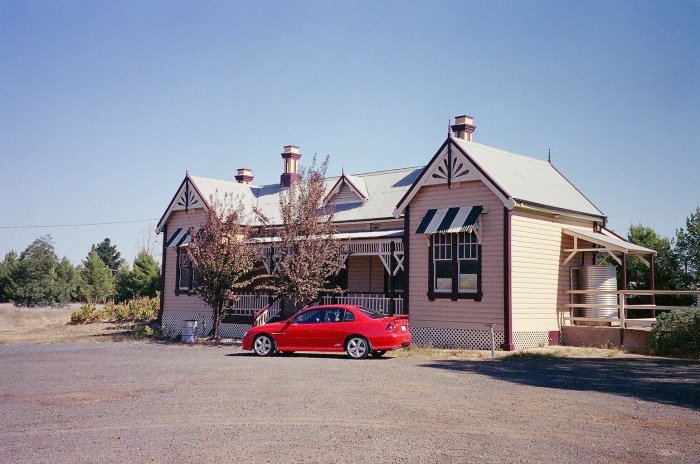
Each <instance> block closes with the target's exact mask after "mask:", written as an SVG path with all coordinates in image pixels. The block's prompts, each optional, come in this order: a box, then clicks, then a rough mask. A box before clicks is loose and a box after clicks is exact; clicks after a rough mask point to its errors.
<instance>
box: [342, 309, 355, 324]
mask: <svg viewBox="0 0 700 464" xmlns="http://www.w3.org/2000/svg"><path fill="white" fill-rule="evenodd" d="M343 320H344V321H346V322H351V321H354V320H355V315H354V314H353V313H351V312H350V311H345V316H343Z"/></svg>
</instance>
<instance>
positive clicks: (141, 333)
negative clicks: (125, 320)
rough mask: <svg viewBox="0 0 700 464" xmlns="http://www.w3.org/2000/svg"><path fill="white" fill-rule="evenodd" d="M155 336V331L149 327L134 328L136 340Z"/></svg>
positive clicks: (138, 326)
mask: <svg viewBox="0 0 700 464" xmlns="http://www.w3.org/2000/svg"><path fill="white" fill-rule="evenodd" d="M153 335H154V332H153V329H152V328H151V326H149V325H137V326H136V327H134V336H135V337H136V338H146V337H153Z"/></svg>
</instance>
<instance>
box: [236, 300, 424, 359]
mask: <svg viewBox="0 0 700 464" xmlns="http://www.w3.org/2000/svg"><path fill="white" fill-rule="evenodd" d="M410 344H411V332H410V330H409V328H408V316H390V317H385V316H383V315H381V314H377V313H375V312H373V311H371V310H369V309H366V308H362V307H359V306H350V305H333V306H313V307H310V308H306V309H304V310H302V311H300V312H298V313H297V314H295V315H294V316H292V317H290V318H289V319H287V320H286V321H282V322H274V323H270V324H265V325H259V326H256V327H252V328H251V329H250V330H248V332H246V334H245V336H244V337H243V349H244V350H253V351H255V353H257V354H258V355H260V356H268V355H271V354H273V353H275V352H293V351H347V353H348V356H350V357H351V358H353V359H362V358H366V357H367V356H368V355H369V354H371V355H372V356H375V357H379V356H382V355H383V354H384V353H386V352H387V351H389V350H395V349H397V348H401V347H407V346H409V345H410Z"/></svg>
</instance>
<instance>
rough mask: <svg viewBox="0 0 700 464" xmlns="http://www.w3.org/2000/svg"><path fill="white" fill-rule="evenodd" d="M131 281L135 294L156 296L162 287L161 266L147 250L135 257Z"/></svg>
mask: <svg viewBox="0 0 700 464" xmlns="http://www.w3.org/2000/svg"><path fill="white" fill-rule="evenodd" d="M129 281H130V287H131V290H132V292H133V294H134V295H138V296H150V297H153V296H156V293H157V292H158V290H159V288H160V266H158V263H157V262H156V260H155V259H154V258H153V256H151V255H150V253H148V252H147V251H146V250H141V251H140V252H139V254H138V255H137V256H136V259H134V267H133V269H132V270H131V274H130V276H129Z"/></svg>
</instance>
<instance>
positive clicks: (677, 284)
mask: <svg viewBox="0 0 700 464" xmlns="http://www.w3.org/2000/svg"><path fill="white" fill-rule="evenodd" d="M627 238H628V239H629V240H630V241H631V242H633V243H636V244H637V245H641V246H643V247H646V248H650V249H652V250H656V252H657V254H656V256H655V257H654V283H655V287H656V289H657V290H680V289H683V288H684V287H683V286H682V282H681V277H680V272H679V271H680V265H679V262H678V257H677V254H676V253H674V248H673V240H671V239H670V238H667V237H662V236H660V235H659V234H657V233H656V231H654V229H652V228H651V227H646V226H643V225H641V224H638V225H636V226H634V225H633V226H630V229H629V233H628V234H627ZM627 272H628V276H629V288H630V289H632V290H634V289H639V290H648V289H650V288H651V285H650V281H649V277H650V271H649V268H648V267H647V266H646V265H645V264H644V263H643V262H642V261H641V260H640V259H638V258H631V259H629V260H628V262H627ZM642 299H643V300H645V301H646V300H648V299H649V298H648V297H644V298H642ZM687 300H688V298H687V297H681V296H677V295H659V296H657V297H656V302H657V304H660V305H685V304H687V302H688V301H687Z"/></svg>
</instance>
